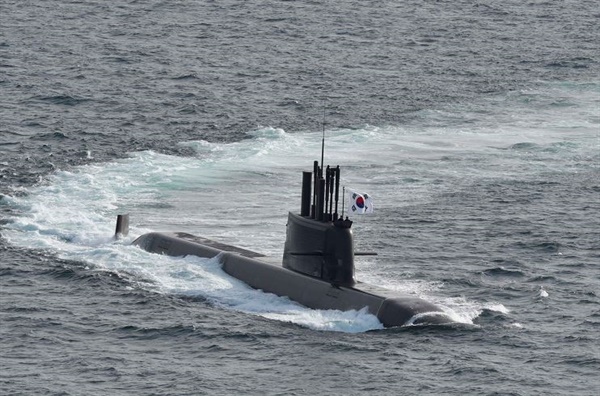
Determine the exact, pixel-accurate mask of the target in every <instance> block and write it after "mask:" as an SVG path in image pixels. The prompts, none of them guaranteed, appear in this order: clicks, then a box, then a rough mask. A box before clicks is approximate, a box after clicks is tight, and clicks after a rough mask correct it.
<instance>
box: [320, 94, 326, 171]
mask: <svg viewBox="0 0 600 396" xmlns="http://www.w3.org/2000/svg"><path fill="white" fill-rule="evenodd" d="M324 157H325V100H323V140H322V141H321V169H323V167H324V166H325V164H324V162H323V161H324Z"/></svg>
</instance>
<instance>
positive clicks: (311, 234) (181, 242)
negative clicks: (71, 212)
mask: <svg viewBox="0 0 600 396" xmlns="http://www.w3.org/2000/svg"><path fill="white" fill-rule="evenodd" d="M322 163H323V158H322V157H321V163H319V161H314V163H313V169H312V171H303V172H302V193H301V202H300V212H299V213H295V212H292V211H290V212H289V214H288V219H287V225H286V239H285V244H284V247H283V258H280V259H277V258H274V257H268V256H265V255H262V254H260V253H257V252H254V251H251V250H247V249H242V248H239V247H236V246H231V245H227V244H224V243H220V242H217V241H214V240H211V239H207V238H204V237H199V236H195V235H191V234H188V233H183V232H150V233H147V234H143V235H141V236H139V237H138V238H137V239H135V240H134V241H133V242H132V244H133V245H135V246H138V247H140V248H141V249H144V250H146V251H148V252H152V253H157V254H165V255H170V256H187V255H194V256H198V257H204V258H213V257H218V260H219V262H220V264H221V266H222V269H223V270H224V271H225V272H226V273H227V274H229V275H230V276H233V277H234V278H237V279H239V280H241V281H243V282H245V283H246V284H248V285H249V286H251V287H252V288H254V289H258V290H262V291H263V292H266V293H273V294H276V295H278V296H285V297H288V298H290V299H291V300H293V301H295V302H297V303H299V304H301V305H304V306H306V307H308V308H312V309H336V310H341V311H347V310H361V309H363V308H365V307H366V309H367V310H368V312H369V313H371V314H373V315H375V316H376V317H377V319H378V320H379V321H380V322H381V323H382V324H383V326H384V327H399V326H410V325H440V324H450V323H453V322H454V320H452V319H451V317H450V316H449V315H448V314H446V313H445V312H444V311H443V310H442V309H441V308H440V307H438V306H437V305H435V304H433V303H431V302H428V301H426V300H424V299H421V298H419V297H416V296H411V295H406V294H401V293H398V292H395V291H392V290H388V289H385V288H382V287H378V286H376V285H372V284H368V283H364V282H360V281H357V280H356V279H355V270H354V268H355V267H354V258H355V257H356V256H360V255H375V253H369V252H366V253H361V252H355V251H354V241H353V235H352V224H353V222H352V220H350V219H349V218H348V217H347V216H346V218H343V210H344V208H343V205H344V203H343V202H342V215H341V216H340V215H339V214H338V207H339V201H340V200H339V196H340V167H339V165H338V166H336V167H331V166H327V167H326V168H325V169H324V168H323V165H322ZM128 232H129V215H127V214H123V215H118V216H117V225H116V230H115V237H119V236H125V235H127V234H128Z"/></svg>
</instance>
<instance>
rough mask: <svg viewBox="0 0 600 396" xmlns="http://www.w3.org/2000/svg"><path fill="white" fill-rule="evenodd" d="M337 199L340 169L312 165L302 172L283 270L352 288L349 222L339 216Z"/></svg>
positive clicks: (351, 251) (288, 229)
mask: <svg viewBox="0 0 600 396" xmlns="http://www.w3.org/2000/svg"><path fill="white" fill-rule="evenodd" d="M339 195H340V167H339V166H336V167H335V168H331V167H329V166H327V168H326V169H325V170H324V169H323V164H321V166H319V162H318V161H315V162H314V168H313V171H312V172H302V203H301V208H300V214H299V215H298V214H295V213H292V212H289V215H288V222H287V230H286V240H285V246H284V251H283V267H284V268H287V269H290V270H293V271H296V272H300V273H302V274H305V275H309V276H312V277H315V278H318V279H322V280H324V281H327V282H330V283H332V284H334V285H340V286H350V287H351V286H354V284H355V283H356V281H355V279H354V242H353V238H352V229H351V227H352V221H350V220H348V219H347V218H346V220H344V219H342V218H341V217H340V216H339V215H338V203H339ZM311 199H312V201H311ZM342 199H343V197H342Z"/></svg>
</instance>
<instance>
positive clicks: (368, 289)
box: [174, 232, 404, 298]
mask: <svg viewBox="0 0 600 396" xmlns="http://www.w3.org/2000/svg"><path fill="white" fill-rule="evenodd" d="M174 235H176V236H177V237H178V238H181V239H184V240H186V241H189V242H194V243H198V244H202V245H206V246H210V247H212V248H215V249H218V250H221V251H224V252H231V253H236V254H239V255H241V256H244V257H249V258H254V259H257V260H260V261H262V262H265V263H267V264H271V265H275V266H278V267H282V268H283V266H282V264H281V259H280V258H277V257H270V256H266V255H264V254H261V253H257V252H254V251H252V250H248V249H243V248H240V247H237V246H233V245H228V244H226V243H222V242H218V241H214V240H212V239H208V238H204V237H201V236H197V235H192V234H188V233H185V232H175V233H174ZM301 275H304V274H301ZM305 276H307V275H305ZM332 286H333V287H336V288H339V286H337V285H335V284H332ZM341 287H344V288H348V289H354V290H358V291H361V292H363V293H367V294H371V295H374V296H385V297H388V298H395V297H399V296H404V295H402V294H401V293H399V292H394V291H393V290H390V289H385V288H382V287H379V286H375V285H373V284H370V283H364V282H361V281H357V282H356V284H355V285H354V287H350V286H341Z"/></svg>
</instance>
